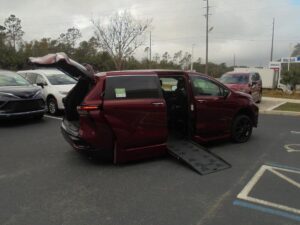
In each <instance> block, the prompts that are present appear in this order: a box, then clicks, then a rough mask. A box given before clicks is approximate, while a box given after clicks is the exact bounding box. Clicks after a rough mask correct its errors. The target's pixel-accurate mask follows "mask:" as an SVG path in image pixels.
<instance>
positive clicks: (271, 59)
mask: <svg viewBox="0 0 300 225" xmlns="http://www.w3.org/2000/svg"><path fill="white" fill-rule="evenodd" d="M274 25H275V18H273V29H272V44H271V57H270V61H271V62H272V61H273V47H274Z"/></svg>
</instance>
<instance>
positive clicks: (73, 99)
mask: <svg viewBox="0 0 300 225" xmlns="http://www.w3.org/2000/svg"><path fill="white" fill-rule="evenodd" d="M29 63H30V64H32V65H34V66H36V67H48V68H49V67H50V68H53V67H54V68H56V69H59V70H61V71H62V72H64V73H67V74H68V75H69V76H71V77H73V78H75V79H77V80H78V82H77V84H76V85H75V86H74V87H73V89H72V90H71V91H70V92H69V93H68V95H67V96H66V97H65V98H64V99H63V103H64V106H65V119H67V120H68V121H69V122H72V121H78V119H79V115H78V112H77V106H78V105H80V103H81V102H82V101H83V99H84V98H85V96H86V95H87V94H88V92H89V90H90V89H91V88H92V87H93V85H94V84H95V79H94V73H93V71H92V70H89V69H87V67H85V66H83V65H81V64H79V63H77V62H75V61H74V60H72V59H70V58H69V57H68V56H67V55H66V54H65V53H63V52H61V53H56V54H48V55H45V56H43V57H30V58H29Z"/></svg>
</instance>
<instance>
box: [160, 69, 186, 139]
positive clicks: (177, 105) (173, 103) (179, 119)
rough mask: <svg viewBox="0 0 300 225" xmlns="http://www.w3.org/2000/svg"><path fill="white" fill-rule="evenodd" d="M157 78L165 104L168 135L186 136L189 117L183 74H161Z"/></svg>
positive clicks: (173, 136)
mask: <svg viewBox="0 0 300 225" xmlns="http://www.w3.org/2000/svg"><path fill="white" fill-rule="evenodd" d="M159 79H160V84H161V89H162V93H163V97H164V99H165V102H166V105H167V119H168V132H169V137H172V138H183V137H188V135H189V133H190V131H189V119H190V118H189V97H188V89H187V84H188V83H187V80H186V79H185V77H184V76H183V75H174V76H170V75H168V76H163V75H161V76H159Z"/></svg>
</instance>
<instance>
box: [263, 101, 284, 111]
mask: <svg viewBox="0 0 300 225" xmlns="http://www.w3.org/2000/svg"><path fill="white" fill-rule="evenodd" d="M284 103H286V102H280V103H279V104H276V105H274V106H272V107H269V108H267V111H272V110H273V109H276V108H278V107H279V106H281V105H283V104H284Z"/></svg>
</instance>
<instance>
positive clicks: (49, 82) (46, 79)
mask: <svg viewBox="0 0 300 225" xmlns="http://www.w3.org/2000/svg"><path fill="white" fill-rule="evenodd" d="M18 74H20V75H22V76H23V77H24V78H25V79H26V80H28V81H29V82H31V83H32V84H36V85H38V86H41V87H42V89H43V97H44V100H45V102H46V105H47V109H48V112H49V113H50V114H52V115H56V114H57V113H58V112H59V111H60V110H63V109H64V105H63V103H62V99H63V98H64V97H65V96H66V95H67V94H68V92H69V91H70V90H71V89H72V88H73V87H74V85H75V84H76V82H77V80H76V79H74V78H72V77H70V76H69V75H67V74H65V73H63V72H61V71H60V70H57V69H52V68H51V69H36V70H23V71H18Z"/></svg>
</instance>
